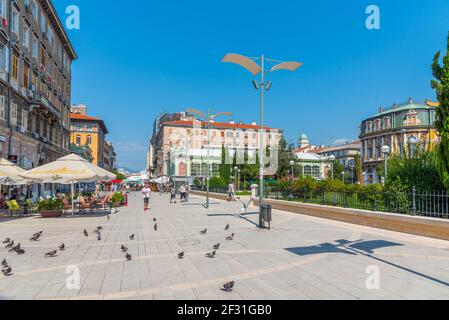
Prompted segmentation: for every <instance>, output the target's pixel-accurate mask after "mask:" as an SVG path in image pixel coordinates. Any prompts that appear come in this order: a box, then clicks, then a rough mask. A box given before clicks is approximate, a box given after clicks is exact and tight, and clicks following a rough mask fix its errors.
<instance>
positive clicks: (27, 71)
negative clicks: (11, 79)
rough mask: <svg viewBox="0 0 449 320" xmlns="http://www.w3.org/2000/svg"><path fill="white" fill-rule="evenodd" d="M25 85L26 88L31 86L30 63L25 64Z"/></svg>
mask: <svg viewBox="0 0 449 320" xmlns="http://www.w3.org/2000/svg"><path fill="white" fill-rule="evenodd" d="M23 86H24V88H25V89H29V88H30V66H29V65H28V63H24V64H23Z"/></svg>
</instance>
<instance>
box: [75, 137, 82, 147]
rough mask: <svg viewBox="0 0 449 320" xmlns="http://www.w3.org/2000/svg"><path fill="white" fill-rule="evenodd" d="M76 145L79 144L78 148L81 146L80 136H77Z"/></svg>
mask: <svg viewBox="0 0 449 320" xmlns="http://www.w3.org/2000/svg"><path fill="white" fill-rule="evenodd" d="M76 144H77V145H78V146H80V145H81V136H80V135H77V136H76Z"/></svg>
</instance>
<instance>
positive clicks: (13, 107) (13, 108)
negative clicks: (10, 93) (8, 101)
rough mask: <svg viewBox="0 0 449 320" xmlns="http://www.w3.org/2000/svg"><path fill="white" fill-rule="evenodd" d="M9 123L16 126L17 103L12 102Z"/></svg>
mask: <svg viewBox="0 0 449 320" xmlns="http://www.w3.org/2000/svg"><path fill="white" fill-rule="evenodd" d="M11 123H12V125H13V126H17V103H13V104H12V111H11Z"/></svg>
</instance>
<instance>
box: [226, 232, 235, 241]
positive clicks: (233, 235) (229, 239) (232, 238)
mask: <svg viewBox="0 0 449 320" xmlns="http://www.w3.org/2000/svg"><path fill="white" fill-rule="evenodd" d="M234 237H235V233H233V234H231V235H230V236H229V237H227V238H226V240H228V241H232V240H234Z"/></svg>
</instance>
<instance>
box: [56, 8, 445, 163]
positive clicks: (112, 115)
mask: <svg viewBox="0 0 449 320" xmlns="http://www.w3.org/2000/svg"><path fill="white" fill-rule="evenodd" d="M54 3H55V6H56V8H57V10H58V12H59V13H60V14H61V15H62V17H63V18H64V19H65V14H64V12H65V8H66V6H68V5H71V4H76V5H78V6H79V7H80V10H81V29H80V30H73V31H69V35H70V37H71V39H72V42H73V44H74V46H75V48H76V51H77V53H78V55H79V60H78V61H77V62H75V63H74V65H73V102H74V103H86V104H87V105H88V106H89V112H90V114H91V115H93V116H98V117H101V118H103V119H104V120H105V121H106V124H107V126H108V128H109V130H110V132H111V134H110V136H109V138H110V140H112V141H113V142H114V143H115V145H116V148H117V151H118V161H119V166H126V167H131V168H135V169H143V168H144V165H145V153H146V150H147V145H148V140H149V137H150V134H151V131H152V124H153V119H154V118H155V117H156V116H157V115H158V114H160V113H161V112H164V111H168V112H174V111H181V110H183V109H185V108H189V107H195V108H203V109H206V108H211V109H213V110H215V111H233V112H234V114H235V116H234V120H236V121H238V120H243V121H247V122H252V121H258V117H259V116H258V114H259V113H258V112H259V109H258V108H259V100H258V93H257V92H256V91H255V90H254V89H253V88H252V86H251V80H252V78H251V74H249V73H247V71H245V70H243V69H240V68H239V67H237V66H233V65H229V64H221V63H220V61H221V58H222V57H223V55H224V54H225V53H227V52H235V53H241V54H245V55H249V56H256V55H260V54H261V53H264V54H265V55H267V56H269V57H272V58H275V59H281V60H299V61H302V62H304V67H303V68H301V69H300V71H299V72H297V73H288V72H279V73H276V74H273V75H272V78H271V80H273V82H274V85H273V88H272V90H271V91H270V93H269V94H268V96H267V99H266V108H267V110H266V122H267V124H268V125H270V126H274V127H279V128H282V129H284V130H285V134H286V137H287V139H288V140H289V141H292V142H293V141H295V142H296V140H297V138H298V136H299V135H300V134H301V133H302V132H305V133H307V135H308V136H309V138H310V139H311V142H312V143H315V144H329V142H330V141H331V138H333V140H337V139H340V138H347V139H356V138H357V136H358V130H359V124H360V122H361V120H363V119H364V118H365V117H368V116H370V115H372V114H374V113H376V112H377V111H378V108H379V107H380V106H390V105H391V104H393V102H395V101H396V102H402V101H405V100H407V98H408V97H409V96H412V97H414V98H415V99H416V100H424V99H426V98H433V97H434V93H433V91H432V90H431V88H430V80H431V77H432V76H431V71H430V65H431V62H432V58H433V55H434V53H435V52H436V51H437V50H444V49H445V47H446V37H447V33H448V31H449V24H448V21H449V2H448V1H447V0H431V1H421V0H413V1H410V0H375V1H372V0H371V1H364V0H349V1H343V0H339V1H337V0H327V1H316V0H303V1H297V0H289V1H285V0H277V1H261V0H258V1H249V0H245V1H242V0H238V1H235V0H228V1H211V0H208V1H196V0H192V1H127V2H122V3H121V4H118V3H116V1H106V0H95V1H91V0H90V1H88V0H75V1H73V0H55V1H54ZM370 4H376V5H377V6H379V8H380V10H381V30H374V31H373V30H367V29H366V28H365V20H366V17H367V15H366V14H365V9H366V7H367V6H368V5H370Z"/></svg>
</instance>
